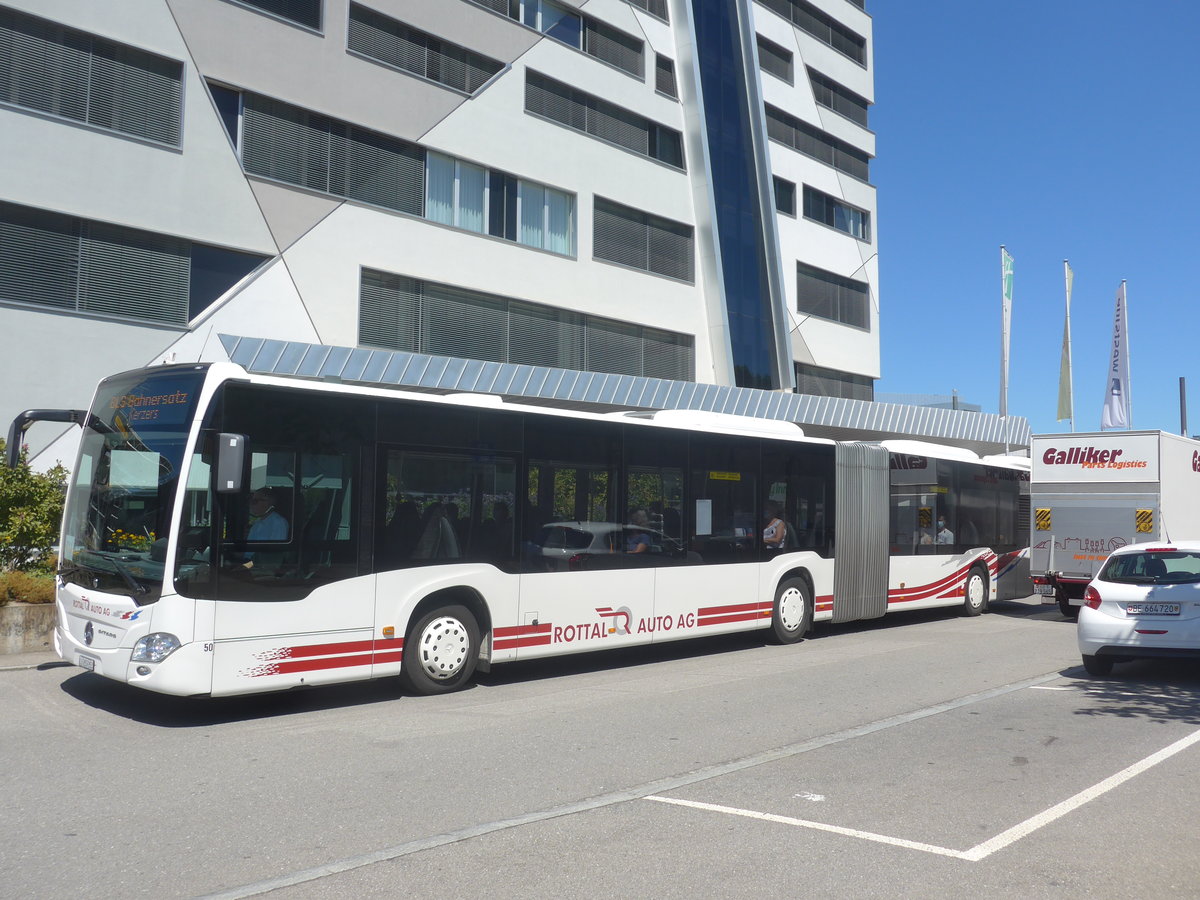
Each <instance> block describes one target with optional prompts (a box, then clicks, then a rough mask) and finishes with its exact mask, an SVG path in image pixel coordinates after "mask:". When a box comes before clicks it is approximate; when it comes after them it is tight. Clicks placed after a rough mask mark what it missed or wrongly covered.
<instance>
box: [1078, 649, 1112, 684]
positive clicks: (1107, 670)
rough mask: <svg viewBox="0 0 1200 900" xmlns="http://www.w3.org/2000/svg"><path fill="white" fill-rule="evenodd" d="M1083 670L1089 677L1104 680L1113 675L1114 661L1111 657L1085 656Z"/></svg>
mask: <svg viewBox="0 0 1200 900" xmlns="http://www.w3.org/2000/svg"><path fill="white" fill-rule="evenodd" d="M1083 668H1084V671H1086V672H1087V673H1088V674H1089V675H1095V676H1097V677H1098V678H1103V677H1104V676H1105V675H1111V674H1112V668H1113V661H1112V657H1111V656H1088V655H1087V654H1084V657H1083Z"/></svg>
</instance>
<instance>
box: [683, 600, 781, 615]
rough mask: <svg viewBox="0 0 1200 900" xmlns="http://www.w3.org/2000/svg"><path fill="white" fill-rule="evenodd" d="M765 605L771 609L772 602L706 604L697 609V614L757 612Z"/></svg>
mask: <svg viewBox="0 0 1200 900" xmlns="http://www.w3.org/2000/svg"><path fill="white" fill-rule="evenodd" d="M763 606H766V607H767V608H768V609H769V608H770V606H771V604H769V603H767V604H763V603H737V604H734V605H733V606H706V607H704V608H703V609H698V610H696V615H697V616H720V615H725V614H726V613H737V612H757V611H758V610H759V609H761V608H762V607H763Z"/></svg>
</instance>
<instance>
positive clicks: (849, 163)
mask: <svg viewBox="0 0 1200 900" xmlns="http://www.w3.org/2000/svg"><path fill="white" fill-rule="evenodd" d="M766 113H767V137H769V138H771V139H772V140H775V141H779V142H780V143H781V144H785V145H786V146H788V147H791V148H792V149H793V150H798V151H799V152H801V153H803V154H804V155H806V156H811V157H813V158H814V159H819V160H820V161H821V162H824V163H828V164H829V165H831V166H833V167H834V168H835V169H837V170H838V171H839V172H845V173H846V174H847V175H853V176H854V177H855V178H861V179H862V180H863V181H866V180H867V178H868V176H869V175H870V160H871V157H870V156H869V155H867V154H866V153H863V151H861V150H858V149H856V148H854V147H851V146H850V145H849V144H847V143H846V142H845V141H840V140H838V139H837V138H835V137H833V136H832V135H828V134H826V133H825V132H824V131H821V129H819V128H814V127H813V126H812V125H809V124H808V123H807V122H801V121H800V120H799V119H797V118H796V117H795V116H790V115H788V114H787V113H785V112H784V111H783V110H781V109H776V108H775V107H774V106H771V105H770V104H769V103H768V104H766Z"/></svg>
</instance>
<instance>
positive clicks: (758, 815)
mask: <svg viewBox="0 0 1200 900" xmlns="http://www.w3.org/2000/svg"><path fill="white" fill-rule="evenodd" d="M1197 741H1200V730H1197V731H1194V732H1192V733H1191V734H1189V735H1188V736H1187V737H1183V738H1180V739H1179V740H1177V741H1176V742H1175V743H1173V744H1170V745H1169V746H1166V747H1164V748H1163V749H1161V750H1159V751H1157V752H1156V753H1151V754H1150V755H1149V756H1147V757H1145V758H1144V759H1141V760H1139V761H1138V762H1135V763H1134V764H1133V765H1130V766H1126V767H1125V768H1124V769H1122V770H1121V771H1120V772H1117V773H1116V774H1115V775H1110V776H1109V777H1108V778H1105V779H1104V780H1103V781H1101V782H1098V783H1097V784H1094V785H1092V786H1091V787H1090V788H1085V789H1084V790H1082V791H1080V792H1079V793H1078V794H1075V795H1074V796H1071V797H1068V798H1067V799H1066V800H1063V801H1062V802H1061V803H1057V804H1055V805H1054V806H1052V807H1050V808H1049V809H1047V810H1044V811H1043V812H1040V813H1038V814H1037V815H1035V816H1030V817H1029V818H1028V819H1026V820H1025V821H1024V822H1020V823H1018V824H1017V825H1014V826H1013V827H1012V828H1009V829H1007V830H1005V831H1002V832H1000V833H999V834H998V835H996V836H995V837H993V838H990V839H988V840H986V841H984V842H983V843H981V844H976V845H975V846H974V847H972V848H971V849H969V850H951V849H950V848H948V847H938V846H937V845H935V844H926V843H923V842H921V841H910V840H907V839H905V838H898V837H890V836H889V835H886V834H876V833H874V832H871V831H860V830H858V829H856V828H843V827H841V826H840V825H829V824H827V823H825V822H813V821H810V820H808V819H794V818H792V817H790V816H779V815H775V814H773V813H764V812H757V811H755V810H751V809H738V808H736V807H733V806H720V805H718V804H715V803H701V802H700V801H697V800H681V799H677V798H674V797H662V796H657V795H655V796H649V797H646V798H645V799H647V800H654V801H656V802H658V803H669V804H672V805H674V806H687V807H691V808H692V809H702V810H707V811H709V812H718V813H724V814H725V815H730V816H742V817H743V818H747V819H758V820H760V821H763V822H776V823H778V824H780V825H792V826H795V827H797V828H811V829H813V830H815V831H827V832H830V833H831V834H840V835H843V836H845V837H853V838H858V839H860V840H864V841H874V842H875V843H878V844H891V845H892V846H895V847H905V848H907V849H909V850H920V851H922V852H923V853H933V854H936V855H938V856H949V857H953V858H955V859H962V860H966V861H967V862H979V861H980V860H982V859H986V858H987V857H989V856H991V855H992V854H993V853H996V852H998V851H1000V850H1003V849H1004V848H1005V847H1008V846H1010V845H1011V844H1015V843H1016V842H1017V841H1019V840H1021V838H1024V837H1028V836H1029V835H1031V834H1033V833H1034V832H1035V831H1037V830H1038V829H1039V828H1043V827H1045V826H1046V825H1049V824H1050V823H1051V822H1054V821H1056V820H1058V819H1061V818H1062V817H1063V816H1065V815H1067V813H1070V812H1073V811H1074V810H1076V809H1078V808H1079V807H1081V806H1083V805H1084V804H1085V803H1089V802H1091V801H1092V800H1095V799H1096V798H1097V797H1101V796H1103V795H1104V794H1107V793H1108V792H1109V791H1111V790H1113V789H1114V788H1117V787H1120V786H1121V785H1122V784H1124V783H1125V782H1127V781H1129V780H1130V779H1131V778H1134V777H1135V776H1137V775H1140V774H1142V773H1143V772H1145V771H1147V770H1148V769H1151V768H1153V767H1154V766H1156V765H1158V764H1159V763H1161V762H1164V761H1165V760H1168V759H1170V758H1171V757H1172V756H1174V755H1175V754H1176V753H1180V752H1181V751H1183V750H1186V749H1187V748H1188V747H1190V746H1192V745H1193V744H1195V743H1196V742H1197Z"/></svg>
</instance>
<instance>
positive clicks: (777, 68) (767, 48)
mask: <svg viewBox="0 0 1200 900" xmlns="http://www.w3.org/2000/svg"><path fill="white" fill-rule="evenodd" d="M757 37H758V65H759V67H760V68H761V69H762V70H763V71H764V72H769V73H770V74H772V75H774V76H775V77H776V78H781V79H783V80H784V81H786V82H787V83H788V84H793V83H794V82H795V76H794V74H793V70H794V66H793V64H792V51H791V50H787V49H785V48H783V47H780V46H779V45H778V44H776V43H774V42H773V41H768V40H767V39H766V38H765V37H763V36H762V35H761V34H760V35H757Z"/></svg>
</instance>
